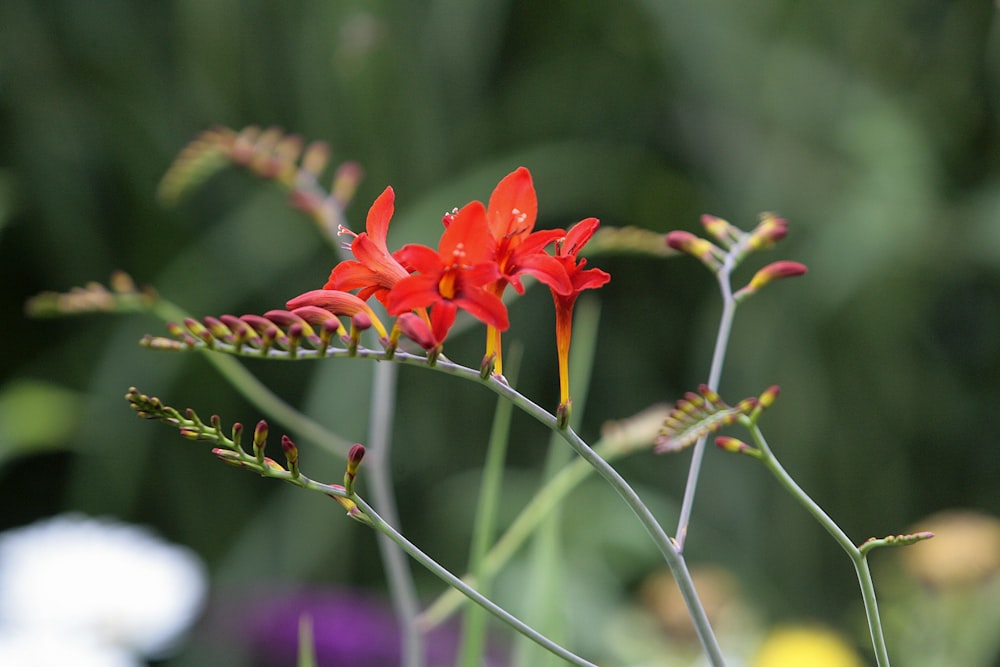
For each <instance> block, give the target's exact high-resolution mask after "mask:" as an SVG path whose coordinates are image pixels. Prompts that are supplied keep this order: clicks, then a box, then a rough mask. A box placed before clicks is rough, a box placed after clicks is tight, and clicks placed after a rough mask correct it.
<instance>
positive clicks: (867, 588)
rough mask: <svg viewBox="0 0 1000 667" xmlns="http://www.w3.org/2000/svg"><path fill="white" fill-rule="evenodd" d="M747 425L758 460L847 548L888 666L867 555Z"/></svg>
mask: <svg viewBox="0 0 1000 667" xmlns="http://www.w3.org/2000/svg"><path fill="white" fill-rule="evenodd" d="M743 423H744V425H746V426H747V427H748V428H749V429H750V434H751V436H752V437H753V440H754V443H755V444H756V445H757V447H758V449H759V450H760V452H761V454H762V456H761V457H760V460H761V462H763V464H764V465H765V466H766V467H767V469H768V470H770V471H771V474H773V475H774V476H775V477H776V478H777V480H778V482H779V483H780V484H781V485H782V486H783V487H785V489H786V490H787V491H788V492H789V493H790V494H791V495H792V497H793V498H795V500H796V501H798V503H799V504H800V505H802V506H803V507H804V508H805V509H806V511H807V512H809V514H810V515H812V517H813V518H814V519H816V521H817V522H818V523H819V524H820V525H821V526H823V528H824V529H825V530H826V532H828V533H829V534H830V535H831V536H833V539H834V540H835V541H836V542H837V544H839V545H840V547H841V548H842V549H843V550H844V551H846V552H847V555H848V556H850V558H851V563H852V564H853V565H854V570H855V572H856V573H857V575H858V585H859V586H860V587H861V596H862V598H863V599H864V603H865V616H866V617H867V618H868V631H869V633H870V634H871V638H872V648H873V649H874V651H875V657H876V659H877V660H878V665H879V667H889V653H888V650H887V648H886V645H885V635H884V634H883V632H882V621H881V619H880V618H879V613H878V602H877V601H876V599H875V584H874V582H873V581H872V575H871V570H870V569H869V568H868V559H867V558H866V557H865V554H864V553H862V551H861V550H860V549H859V548H858V547H857V546H855V545H854V542H852V541H851V538H849V537H848V536H847V533H845V532H844V531H843V530H841V528H840V526H838V525H837V522H836V521H834V520H833V519H832V518H831V517H830V515H829V514H827V513H826V512H825V511H824V510H823V508H822V507H820V506H819V505H818V504H817V503H816V501H814V500H813V499H812V498H810V497H809V494H807V493H806V492H805V491H803V490H802V487H800V486H799V485H798V483H797V482H796V481H795V480H794V479H792V476H791V475H789V474H788V471H787V470H785V469H784V467H782V465H781V463H779V462H778V459H777V457H776V456H775V455H774V453H773V452H772V451H771V448H770V447H768V445H767V440H765V439H764V434H763V433H762V432H761V430H760V428H759V427H758V426H757V425H756V424H753V423H751V422H750V420H749V419H746V420H745V421H744V422H743Z"/></svg>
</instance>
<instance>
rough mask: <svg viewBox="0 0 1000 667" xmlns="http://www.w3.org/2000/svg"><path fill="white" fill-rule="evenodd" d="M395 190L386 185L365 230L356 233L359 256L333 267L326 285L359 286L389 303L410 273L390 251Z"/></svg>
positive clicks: (364, 296) (353, 247)
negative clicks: (388, 241)
mask: <svg viewBox="0 0 1000 667" xmlns="http://www.w3.org/2000/svg"><path fill="white" fill-rule="evenodd" d="M394 199H395V193H394V192H393V190H392V188H391V187H388V188H386V189H385V190H384V191H383V192H382V194H381V195H379V196H378V199H376V200H375V203H373V204H372V207H371V208H370V209H369V210H368V219H367V221H366V223H365V230H366V231H363V232H361V233H360V234H358V235H357V236H355V237H354V241H352V242H351V252H352V253H354V257H355V258H356V260H347V261H343V262H341V263H340V264H338V265H337V266H335V267H333V271H331V272H330V279H329V280H327V282H326V285H324V286H323V288H324V289H332V290H341V291H348V290H353V289H359V288H360V290H361V291H359V292H358V296H359V297H360V298H361V299H363V300H366V301H367V300H368V298H369V297H371V296H374V297H375V298H376V299H378V300H379V301H381V302H382V303H383V305H384V304H385V303H386V295H387V294H388V293H389V290H390V289H392V287H393V286H394V285H395V284H396V283H397V282H399V281H400V280H402V279H403V278H405V277H406V276H408V275H409V273H408V272H407V271H406V269H405V268H403V265H402V264H400V263H399V262H398V261H396V259H395V258H394V257H393V256H392V254H390V253H389V248H388V246H387V245H386V236H387V235H388V232H389V220H390V219H391V218H392V212H393V201H394Z"/></svg>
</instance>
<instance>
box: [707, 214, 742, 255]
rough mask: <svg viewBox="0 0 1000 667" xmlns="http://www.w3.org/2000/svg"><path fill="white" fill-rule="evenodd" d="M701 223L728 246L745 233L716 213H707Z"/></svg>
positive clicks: (720, 241)
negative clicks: (718, 216) (715, 214)
mask: <svg viewBox="0 0 1000 667" xmlns="http://www.w3.org/2000/svg"><path fill="white" fill-rule="evenodd" d="M701 225H702V227H704V228H705V231H706V232H708V233H709V234H711V235H712V237H714V238H715V240H716V241H718V242H719V243H721V244H722V245H724V246H726V247H727V248H728V247H729V246H731V245H732V244H733V243H734V242H735V241H738V240H739V239H740V237H741V236H742V235H743V232H741V231H740V230H739V229H737V228H736V227H734V226H733V225H731V224H730V223H729V222H727V221H726V220H723V219H722V218H717V217H715V216H714V215H708V214H705V215H703V216H701Z"/></svg>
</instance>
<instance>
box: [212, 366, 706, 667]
mask: <svg viewBox="0 0 1000 667" xmlns="http://www.w3.org/2000/svg"><path fill="white" fill-rule="evenodd" d="M220 349H223V350H224V349H225V348H224V347H221V346H220ZM323 352H324V358H327V359H329V358H341V357H346V358H357V359H374V360H382V361H388V360H389V357H388V355H387V354H386V352H385V351H381V350H373V349H369V348H363V347H359V348H358V349H356V350H342V349H336V348H331V349H328V350H324V351H323ZM260 356H265V357H266V358H274V359H285V360H288V359H291V357H289V356H288V355H287V354H285V353H283V352H282V351H280V350H270V351H268V352H267V354H266V355H260ZM319 357H320V352H319V351H317V350H300V351H299V352H298V355H297V357H296V358H297V359H309V358H313V359H315V358H319ZM392 360H393V361H396V362H397V363H402V364H407V365H414V366H420V367H423V368H434V369H435V370H437V371H438V372H441V373H445V374H448V375H453V376H455V377H460V378H464V379H466V380H470V381H473V382H477V383H479V384H482V385H484V386H486V387H487V388H488V389H489V390H490V391H492V392H493V393H495V394H497V395H499V396H502V397H503V398H506V399H507V400H509V401H511V402H512V403H513V404H514V405H515V406H517V407H518V408H520V409H521V410H522V411H523V412H525V413H526V414H528V415H530V416H531V417H533V418H534V419H535V420H537V421H538V422H540V423H542V424H543V425H545V426H546V427H548V428H549V430H551V431H553V432H554V433H556V434H557V435H559V436H560V437H561V438H562V439H563V440H565V441H566V442H567V443H568V444H569V445H570V447H572V448H573V450H574V451H576V453H577V454H578V455H579V456H580V457H582V458H583V459H584V460H585V461H587V462H588V463H589V464H590V465H591V466H592V467H593V468H594V469H595V470H596V471H597V472H598V474H600V475H601V476H602V477H603V478H604V479H605V480H606V481H607V482H608V483H609V484H610V485H611V487H612V488H613V489H614V490H615V492H616V493H618V495H619V496H620V497H621V498H622V500H624V502H625V503H626V504H627V505H628V506H629V508H630V509H631V510H632V512H633V513H634V514H635V515H636V517H637V518H638V519H639V522H640V524H641V525H642V526H643V528H645V530H646V532H647V533H648V534H649V535H650V537H651V538H652V540H653V543H654V544H655V545H656V546H657V548H658V549H659V551H660V553H661V554H662V556H663V558H664V561H665V562H666V564H667V567H669V568H670V571H671V573H672V574H673V576H674V578H675V580H676V581H677V585H678V588H679V589H680V592H681V597H682V598H683V599H684V602H685V604H686V605H687V608H688V613H689V614H690V616H691V620H692V623H693V624H694V628H695V632H696V634H697V635H698V639H699V641H700V642H701V644H702V647H703V648H704V650H705V653H706V654H707V655H708V658H709V661H710V664H711V665H712V666H713V667H721V666H722V665H724V664H725V659H724V658H723V656H722V650H721V649H720V648H719V644H718V640H717V639H716V637H715V633H714V632H713V630H712V627H711V625H710V624H709V622H708V616H707V614H706V613H705V609H704V607H703V606H702V604H701V600H700V599H699V598H698V594H697V592H696V591H695V589H694V583H693V581H692V580H691V574H690V572H688V569H687V564H686V563H685V562H684V558H683V557H682V555H681V552H680V551H679V550H678V549H677V546H676V543H675V542H674V541H673V540H672V539H671V538H670V537H669V536H668V535H667V534H666V532H665V531H664V530H663V527H662V526H660V524H659V523H658V522H657V520H656V517H655V516H653V513H652V512H651V511H650V510H649V508H648V507H647V506H646V505H645V503H643V501H642V499H641V498H640V497H639V495H638V494H637V493H636V492H635V490H634V489H633V488H632V487H631V486H629V484H628V482H626V481H625V479H624V478H623V477H622V476H621V475H620V474H619V473H618V471H617V470H615V469H614V468H613V467H612V466H611V465H610V464H609V463H608V462H607V461H605V460H604V459H603V458H601V456H599V455H598V454H597V453H595V452H594V450H593V449H591V448H590V446H589V445H587V443H586V442H584V441H583V440H582V439H581V438H580V437H579V436H578V435H577V434H576V433H575V432H574V431H573V430H572V429H569V428H560V427H559V423H558V420H557V419H556V417H555V416H554V415H552V414H551V413H549V412H547V411H546V410H544V409H543V408H542V407H540V406H539V405H538V404H536V403H534V402H532V401H531V400H529V399H528V398H527V397H525V396H524V395H522V394H520V393H518V392H517V391H516V390H515V389H513V388H512V387H511V386H510V385H508V384H507V383H506V382H504V381H503V380H499V379H497V378H495V377H490V378H487V379H486V380H483V379H482V377H481V376H480V374H479V371H478V370H474V369H471V368H467V367H465V366H461V365H459V364H456V363H454V362H451V361H448V360H447V359H438V360H437V362H436V363H435V364H434V365H433V366H429V365H428V363H427V360H426V358H424V357H422V356H418V355H414V354H410V353H408V352H401V351H398V350H397V351H396V352H395V353H394V355H393V356H392ZM455 580H456V581H458V582H460V583H461V580H460V579H458V578H457V577H455ZM463 585H464V584H463Z"/></svg>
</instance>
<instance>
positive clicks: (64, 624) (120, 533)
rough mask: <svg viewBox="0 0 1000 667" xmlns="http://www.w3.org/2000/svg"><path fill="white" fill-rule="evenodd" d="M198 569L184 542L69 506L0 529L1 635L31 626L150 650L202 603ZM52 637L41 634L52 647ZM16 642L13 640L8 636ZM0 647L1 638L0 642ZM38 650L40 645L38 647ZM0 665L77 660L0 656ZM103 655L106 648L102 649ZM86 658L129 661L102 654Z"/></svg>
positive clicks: (155, 652) (180, 628) (176, 632)
mask: <svg viewBox="0 0 1000 667" xmlns="http://www.w3.org/2000/svg"><path fill="white" fill-rule="evenodd" d="M205 592H206V576H205V570H204V566H203V565H202V563H201V561H200V560H199V559H198V558H197V556H195V555H194V554H193V553H192V552H191V551H189V550H187V549H184V548H182V547H178V546H176V545H172V544H168V543H166V542H164V541H163V540H161V539H159V538H158V537H156V536H154V535H153V534H152V533H150V532H149V531H147V530H144V529H142V528H139V527H136V526H131V525H126V524H122V523H117V522H113V521H109V520H97V519H91V518H87V517H82V516H78V515H69V516H61V517H54V518H51V519H47V520H44V521H40V522H38V523H35V524H33V525H30V526H26V527H24V528H18V529H15V530H11V531H8V532H6V533H2V534H0V638H3V637H6V638H7V639H8V644H7V646H8V648H7V649H6V650H11V651H13V650H17V649H16V648H10V646H11V644H10V643H9V642H10V641H12V640H11V638H12V637H15V636H25V637H28V638H29V640H30V638H32V637H33V638H34V641H35V642H36V643H37V639H38V636H39V634H40V633H44V634H47V635H48V636H49V637H50V638H51V637H56V638H63V640H65V642H67V643H68V642H70V641H77V640H79V641H82V642H84V643H90V644H92V645H93V646H94V648H95V650H96V649H100V648H102V647H103V648H106V649H107V650H108V651H112V650H114V649H117V650H119V651H125V652H126V653H125V655H126V657H127V656H128V654H137V655H140V656H144V657H158V656H161V655H163V654H164V653H165V652H166V651H168V650H169V649H170V648H171V647H172V646H173V645H174V644H175V643H176V642H177V641H178V640H179V639H180V637H181V635H182V634H183V633H184V632H185V631H186V630H187V628H188V626H189V625H190V624H191V622H192V621H193V619H194V617H195V615H196V614H197V613H198V611H199V609H200V608H201V605H202V602H203V601H204V598H205ZM59 641H62V640H60V639H53V640H50V641H49V642H45V643H43V645H42V647H43V648H44V649H45V650H59V648H60V647H59V646H58V645H52V644H58V643H59ZM15 643H16V642H15ZM0 650H4V645H2V644H0ZM38 650H42V649H41V648H40V649H38ZM4 655H5V654H3V653H0V664H2V665H7V664H11V665H22V664H25V665H35V664H38V665H50V664H53V665H54V664H59V665H63V664H73V665H81V664H84V663H82V662H79V661H78V660H77V659H75V658H74V659H73V660H69V661H65V662H59V661H56V662H37V661H36V662H23V661H8V660H6V659H4ZM109 655H110V653H109ZM86 664H94V665H102V666H103V665H107V666H108V667H118V665H131V664H134V663H130V662H127V661H126V662H122V661H120V660H119V661H116V659H113V658H111V657H107V658H106V659H105V660H104V662H99V661H98V662H90V663H86Z"/></svg>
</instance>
